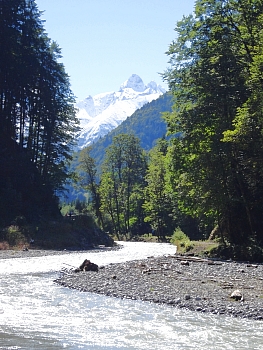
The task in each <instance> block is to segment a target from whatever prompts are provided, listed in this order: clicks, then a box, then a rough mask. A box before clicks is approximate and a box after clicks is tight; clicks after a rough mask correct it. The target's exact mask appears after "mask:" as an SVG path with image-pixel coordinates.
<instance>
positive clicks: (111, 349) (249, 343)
mask: <svg viewBox="0 0 263 350" xmlns="http://www.w3.org/2000/svg"><path fill="white" fill-rule="evenodd" d="M121 243H122V244H123V246H124V248H123V249H120V250H117V251H107V252H99V253H92V252H85V253H70V254H67V255H55V256H45V257H38V258H20V259H17V258H13V259H3V260H0V349H9V350H11V349H12V350H13V349H45V350H51V349H72V350H75V349H95V350H102V349H103V350H117V349H120V350H124V349H125V350H141V349H142V350H153V349H158V350H170V349H171V350H176V349H183V350H185V349H195V350H199V349H200V350H201V349H202V350H203V349H207V350H219V349H220V350H222V349H235V350H236V349H238V350H242V349H249V350H253V349H254V350H256V349H258V350H261V349H263V322H259V321H251V320H242V319H234V318H230V317H225V316H215V315H207V314H201V313H197V312H191V311H187V310H180V309H176V308H171V307H168V306H165V305H155V304H150V303H147V302H140V301H133V300H121V299H116V298H111V297H107V296H103V295H96V294H92V293H83V292H79V291H76V290H72V289H68V288H64V287H61V286H59V285H57V284H55V283H54V282H53V280H54V279H55V278H56V277H57V276H58V271H59V270H60V269H61V268H63V267H65V265H64V264H65V263H67V264H70V265H73V266H78V265H80V263H81V262H82V261H83V260H84V259H85V258H87V259H90V260H91V261H92V262H95V263H96V264H98V265H105V264H109V263H116V262H123V261H127V260H135V259H142V258H146V257H148V256H158V255H164V254H173V253H175V247H174V246H172V245H169V244H161V243H160V244H159V243H131V242H129V243H125V242H121Z"/></svg>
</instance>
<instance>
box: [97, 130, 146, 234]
mask: <svg viewBox="0 0 263 350" xmlns="http://www.w3.org/2000/svg"><path fill="white" fill-rule="evenodd" d="M145 170H146V157H145V154H144V152H143V150H142V148H141V147H140V146H139V140H138V138H136V137H135V136H133V135H126V134H120V135H118V136H116V137H114V139H113V143H112V145H111V146H109V147H108V149H107V151H106V158H105V161H104V163H103V167H102V175H101V182H100V186H99V194H100V198H101V211H102V212H103V213H106V214H107V215H109V216H110V218H111V221H112V226H113V227H114V233H115V235H117V237H118V236H119V235H120V234H125V235H127V234H128V233H130V231H131V224H132V226H134V225H135V221H134V219H135V218H137V221H138V220H139V221H140V222H142V221H143V219H142V217H141V215H139V213H140V209H139V207H141V206H140V200H139V197H140V193H141V192H142V188H143V187H144V184H145V182H144V176H145Z"/></svg>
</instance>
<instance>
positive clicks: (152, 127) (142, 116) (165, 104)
mask: <svg viewBox="0 0 263 350" xmlns="http://www.w3.org/2000/svg"><path fill="white" fill-rule="evenodd" d="M171 106H172V96H171V95H170V94H169V93H166V94H164V95H162V96H160V97H159V98H158V99H157V100H153V101H151V102H150V103H147V104H146V105H144V106H143V107H142V108H140V109H138V110H137V111H135V112H134V113H133V114H132V115H131V116H130V117H129V118H127V119H126V120H125V121H123V122H122V123H121V124H120V125H119V126H118V127H117V128H115V129H113V130H112V131H111V132H110V133H108V134H107V135H105V136H104V137H102V138H101V139H99V140H98V141H96V143H95V145H94V146H93V147H92V149H91V153H90V154H91V156H92V157H93V158H94V159H95V160H96V166H97V167H98V169H99V170H100V169H101V165H102V162H103V159H104V157H105V150H106V149H107V147H109V146H110V145H111V144H112V142H113V138H114V137H115V136H117V135H120V134H129V135H134V136H136V137H137V138H138V139H139V140H140V146H141V147H142V148H143V149H144V150H146V151H149V150H150V149H151V148H152V147H153V146H154V145H155V144H156V142H157V140H158V139H159V138H161V137H163V136H164V135H165V134H166V131H167V128H166V123H165V122H164V120H163V119H162V114H163V113H164V112H167V111H168V112H170V111H171Z"/></svg>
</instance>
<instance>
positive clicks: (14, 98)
mask: <svg viewBox="0 0 263 350" xmlns="http://www.w3.org/2000/svg"><path fill="white" fill-rule="evenodd" d="M40 15H41V13H40V12H39V11H38V8H37V6H36V3H35V1H33V0H26V1H24V0H23V1H22V0H10V1H6V0H4V1H1V2H0V168H1V174H0V209H1V224H2V225H9V224H10V222H11V221H12V220H13V219H14V218H15V217H16V216H17V215H23V216H26V218H27V219H28V220H30V221H34V220H35V221H36V220H39V218H40V217H41V216H43V215H44V216H45V215H51V216H52V215H53V216H54V217H55V216H56V215H58V206H57V205H58V202H57V200H56V198H55V194H57V193H58V191H60V190H61V189H62V187H63V184H64V182H65V181H66V178H67V162H68V161H69V160H70V158H71V149H72V146H73V143H74V137H75V133H76V131H77V130H78V128H77V123H78V122H77V119H76V116H75V109H74V96H73V94H72V92H71V90H70V85H69V78H68V76H67V74H66V72H65V70H64V66H63V64H62V63H60V62H59V60H60V58H61V50H60V48H59V47H58V45H57V44H56V43H54V42H51V40H50V39H49V38H48V37H47V35H46V33H45V30H44V27H43V22H42V21H41V19H40Z"/></svg>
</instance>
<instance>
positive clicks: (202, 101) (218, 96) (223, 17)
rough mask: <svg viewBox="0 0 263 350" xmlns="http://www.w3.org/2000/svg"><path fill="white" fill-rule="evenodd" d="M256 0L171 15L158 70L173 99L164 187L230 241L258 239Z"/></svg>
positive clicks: (208, 1)
mask: <svg viewBox="0 0 263 350" xmlns="http://www.w3.org/2000/svg"><path fill="white" fill-rule="evenodd" d="M262 6H263V5H262V2H261V1H257V0H255V1H254V2H253V6H251V2H250V1H242V2H240V1H235V0H234V1H224V2H223V3H222V2H220V1H214V0H205V1H203V0H200V1H197V2H196V6H195V14H194V16H188V17H184V18H183V19H182V21H180V22H178V24H177V28H176V31H177V33H178V38H177V40H176V41H174V42H173V43H172V44H171V45H170V48H169V51H168V55H169V56H170V63H171V66H172V69H170V70H169V71H167V72H166V73H165V74H164V77H165V78H166V79H167V81H168V83H169V86H170V88H171V90H172V91H173V94H174V97H175V98H174V100H175V105H174V107H173V112H172V113H171V114H166V115H165V120H166V122H167V125H168V131H169V132H170V134H173V133H178V132H181V137H180V138H179V139H174V140H173V143H172V145H171V146H170V147H169V149H168V153H167V159H168V164H169V174H168V179H169V183H168V187H169V188H170V189H171V191H172V193H173V197H174V199H175V200H176V202H177V203H178V206H179V209H180V210H182V211H183V212H185V213H186V214H187V215H191V216H192V217H196V218H198V219H199V220H202V223H203V225H204V226H206V227H208V226H210V225H211V223H212V224H214V225H216V224H218V225H221V226H223V227H224V229H225V234H226V238H227V240H229V241H230V242H231V243H232V244H235V243H236V244H237V243H238V244H240V243H242V242H244V243H245V242H246V241H247V240H248V238H249V237H256V238H257V239H258V240H259V241H263V231H262V227H263V226H262V224H263V219H262V215H261V212H262V209H263V201H262V198H263V192H262V190H263V188H262V183H263V178H262V174H263V172H262V164H263V162H262V160H263V159H262V155H263V152H262V151H263V149H262V144H263V143H262V121H261V114H262V113H261V110H262V108H261V103H262V102H261V101H262V97H261V95H262V84H261V83H260V79H261V78H260V77H261V76H262V66H263V65H262V58H263V57H262V55H261V49H259V48H260V47H261V46H262V45H261V41H262V24H263V22H262V9H263V8H262Z"/></svg>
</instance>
